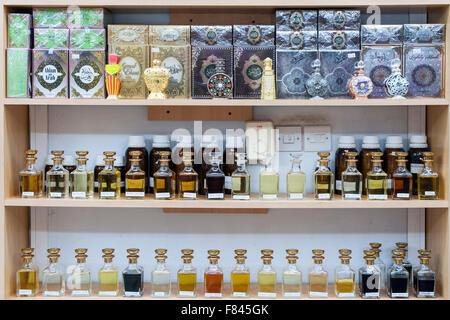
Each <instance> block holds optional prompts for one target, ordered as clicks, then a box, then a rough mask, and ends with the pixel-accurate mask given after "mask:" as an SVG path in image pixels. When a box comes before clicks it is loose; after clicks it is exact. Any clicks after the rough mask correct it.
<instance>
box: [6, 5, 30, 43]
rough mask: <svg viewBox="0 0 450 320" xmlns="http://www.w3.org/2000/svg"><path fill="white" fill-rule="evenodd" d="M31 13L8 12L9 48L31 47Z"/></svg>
mask: <svg viewBox="0 0 450 320" xmlns="http://www.w3.org/2000/svg"><path fill="white" fill-rule="evenodd" d="M30 35H31V15H29V14H22V13H10V14H8V48H30V47H31V40H30V39H31V36H30Z"/></svg>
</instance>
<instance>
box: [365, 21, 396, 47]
mask: <svg viewBox="0 0 450 320" xmlns="http://www.w3.org/2000/svg"><path fill="white" fill-rule="evenodd" d="M402 43H403V25H362V26H361V44H362V45H380V44H381V45H383V44H399V45H401V44H402Z"/></svg>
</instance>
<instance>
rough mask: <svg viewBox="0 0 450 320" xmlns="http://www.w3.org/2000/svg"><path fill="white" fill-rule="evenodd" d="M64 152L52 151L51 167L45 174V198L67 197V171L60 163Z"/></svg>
mask: <svg viewBox="0 0 450 320" xmlns="http://www.w3.org/2000/svg"><path fill="white" fill-rule="evenodd" d="M63 154H64V151H52V155H53V167H52V168H51V169H50V171H48V172H47V198H68V197H69V171H67V170H66V169H65V168H64V167H63V165H62V162H63V160H64V158H63V157H62V155H63Z"/></svg>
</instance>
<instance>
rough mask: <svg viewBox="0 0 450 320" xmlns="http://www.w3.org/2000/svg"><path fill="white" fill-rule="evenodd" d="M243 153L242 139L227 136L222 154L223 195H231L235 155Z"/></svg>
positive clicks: (235, 166)
mask: <svg viewBox="0 0 450 320" xmlns="http://www.w3.org/2000/svg"><path fill="white" fill-rule="evenodd" d="M242 152H244V142H243V140H242V137H240V136H236V135H229V136H227V140H226V143H225V151H224V153H223V172H224V174H225V193H226V194H231V174H232V173H233V172H234V171H236V169H237V168H238V165H237V163H236V153H242Z"/></svg>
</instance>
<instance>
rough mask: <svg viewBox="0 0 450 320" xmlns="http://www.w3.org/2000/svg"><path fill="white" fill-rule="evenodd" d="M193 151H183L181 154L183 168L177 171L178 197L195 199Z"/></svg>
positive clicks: (196, 185)
mask: <svg viewBox="0 0 450 320" xmlns="http://www.w3.org/2000/svg"><path fill="white" fill-rule="evenodd" d="M193 155H194V153H193V152H189V153H185V154H184V156H183V163H184V166H183V169H181V171H180V172H178V179H177V182H178V194H179V197H180V199H185V200H195V199H197V188H198V174H197V172H195V171H194V168H193V167H192V156H193Z"/></svg>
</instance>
